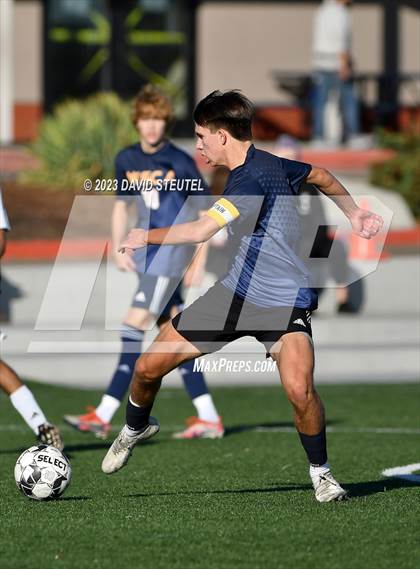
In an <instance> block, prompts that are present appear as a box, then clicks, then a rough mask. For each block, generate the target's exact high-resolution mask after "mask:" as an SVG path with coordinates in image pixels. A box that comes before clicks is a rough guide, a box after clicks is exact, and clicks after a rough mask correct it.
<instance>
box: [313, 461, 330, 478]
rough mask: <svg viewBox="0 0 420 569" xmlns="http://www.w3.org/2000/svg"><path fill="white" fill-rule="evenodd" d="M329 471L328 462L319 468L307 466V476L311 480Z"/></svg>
mask: <svg viewBox="0 0 420 569" xmlns="http://www.w3.org/2000/svg"><path fill="white" fill-rule="evenodd" d="M329 469H330V465H329V464H328V462H326V463H325V464H322V465H321V466H314V465H313V464H310V465H309V475H310V477H311V478H312V479H314V478H317V477H318V476H319V475H320V474H324V473H325V472H327V471H328V470H329Z"/></svg>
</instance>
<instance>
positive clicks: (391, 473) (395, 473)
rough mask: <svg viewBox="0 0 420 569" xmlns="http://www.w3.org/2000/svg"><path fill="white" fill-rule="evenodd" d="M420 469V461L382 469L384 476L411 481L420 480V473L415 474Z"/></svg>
mask: <svg viewBox="0 0 420 569" xmlns="http://www.w3.org/2000/svg"><path fill="white" fill-rule="evenodd" d="M418 470H420V462H416V463H414V464H406V465H405V466H394V467H393V468H386V469H385V470H383V471H382V476H388V477H390V478H401V479H402V480H408V481H409V482H420V474H413V472H417V471H418Z"/></svg>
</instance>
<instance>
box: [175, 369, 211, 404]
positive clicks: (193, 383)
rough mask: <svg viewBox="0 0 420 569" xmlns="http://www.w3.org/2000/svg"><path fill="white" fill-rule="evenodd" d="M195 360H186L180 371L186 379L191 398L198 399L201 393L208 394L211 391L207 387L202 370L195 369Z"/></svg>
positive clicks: (185, 382)
mask: <svg viewBox="0 0 420 569" xmlns="http://www.w3.org/2000/svg"><path fill="white" fill-rule="evenodd" d="M194 361H195V360H191V361H189V362H185V363H183V364H182V365H180V366H179V371H180V373H181V375H182V379H183V381H184V385H185V389H186V390H187V392H188V395H189V396H190V397H191V399H196V398H197V397H200V396H201V395H206V394H207V393H208V392H209V391H208V389H207V385H206V382H205V380H204V375H203V374H202V373H201V371H194Z"/></svg>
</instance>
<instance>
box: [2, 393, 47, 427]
mask: <svg viewBox="0 0 420 569" xmlns="http://www.w3.org/2000/svg"><path fill="white" fill-rule="evenodd" d="M10 401H11V402H12V405H13V407H14V408H15V409H16V411H17V412H18V413H19V414H20V415H21V416H22V419H23V420H24V421H25V423H26V424H27V425H28V427H30V428H31V429H32V430H33V432H34V433H35V434H36V435H37V434H38V427H39V426H40V425H42V424H43V423H46V422H47V419H46V418H45V415H44V413H43V412H42V410H41V408H40V406H39V405H38V403H37V402H36V400H35V397H34V396H33V395H32V391H31V390H30V389H28V388H27V387H26V385H22V387H19V388H18V389H16V391H14V392H13V393H11V395H10Z"/></svg>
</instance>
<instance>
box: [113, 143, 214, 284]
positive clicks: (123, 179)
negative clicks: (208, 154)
mask: <svg viewBox="0 0 420 569" xmlns="http://www.w3.org/2000/svg"><path fill="white" fill-rule="evenodd" d="M115 170H116V178H117V180H118V189H117V198H119V199H128V200H135V202H136V206H137V215H138V217H137V224H136V226H137V227H141V228H143V229H147V230H149V229H155V228H157V227H168V226H170V225H173V224H174V223H177V224H178V223H185V222H187V221H192V220H193V219H196V218H197V214H198V211H199V210H200V209H203V210H204V209H206V208H207V207H208V206H209V202H208V197H205V196H206V195H207V187H206V184H205V182H204V181H203V179H202V177H201V176H200V174H199V172H198V170H197V168H196V166H195V163H194V161H193V159H192V158H191V157H190V156H189V155H188V154H187V153H186V152H184V151H183V150H181V149H180V148H177V147H176V146H175V145H173V144H172V143H170V142H167V143H166V144H165V145H164V146H163V147H162V148H161V149H160V150H158V151H157V152H155V153H154V154H147V153H145V152H143V150H142V148H141V146H140V144H139V143H137V144H133V145H132V146H129V147H127V148H125V149H124V150H122V151H121V152H120V153H119V154H118V155H117V157H116V160H115ZM171 180H173V182H172V187H175V186H177V187H178V188H179V189H177V190H175V191H170V190H169V189H168V188H169V183H170V181H171ZM191 180H194V182H193V183H192V182H191ZM146 183H147V185H145V184H146ZM142 184H143V185H142ZM151 186H153V187H152V189H147V188H150V187H151ZM141 188H145V189H144V191H139V189H140V190H141ZM158 188H161V189H158ZM192 188H201V189H199V190H197V189H195V190H193V189H192ZM187 198H191V199H189V200H188V203H187V204H186V205H185V202H186V200H187ZM181 210H182V211H181ZM193 250H194V247H192V246H189V245H164V246H160V245H148V246H147V247H145V248H142V249H137V251H136V252H135V255H134V260H135V263H136V268H137V271H138V272H139V273H144V272H147V273H149V274H152V275H157V276H167V277H177V276H181V275H182V274H183V273H184V271H185V268H186V266H187V264H188V262H189V261H190V259H191V255H192V252H193Z"/></svg>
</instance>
